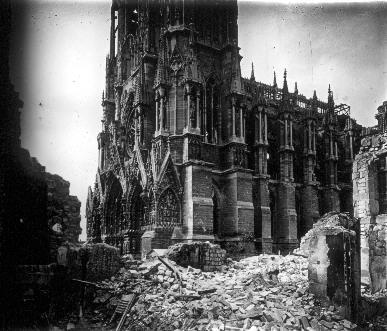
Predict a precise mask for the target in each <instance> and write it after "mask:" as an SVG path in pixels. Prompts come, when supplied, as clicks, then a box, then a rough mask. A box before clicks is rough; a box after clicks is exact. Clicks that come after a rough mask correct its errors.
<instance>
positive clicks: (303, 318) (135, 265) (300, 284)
mask: <svg viewBox="0 0 387 331" xmlns="http://www.w3.org/2000/svg"><path fill="white" fill-rule="evenodd" d="M126 259H127V260H126V262H125V267H124V268H122V269H121V270H120V271H119V273H118V274H117V275H116V276H115V277H112V278H111V280H106V281H104V282H102V283H100V285H103V286H104V287H105V289H98V290H96V291H95V290H90V292H93V293H95V294H96V296H95V298H94V299H93V301H92V303H90V306H89V307H88V308H89V313H90V314H91V315H93V318H92V321H93V322H94V323H95V324H97V325H99V326H100V328H106V329H109V327H111V328H113V327H115V325H116V324H117V323H118V321H119V320H120V318H121V316H118V318H117V319H116V320H115V321H113V324H110V325H108V324H107V322H108V321H109V320H110V318H111V316H112V314H113V313H114V310H115V308H116V305H117V304H118V300H119V299H125V297H128V295H129V294H130V293H131V292H135V293H138V295H139V297H138V301H137V303H136V304H135V305H134V307H133V308H132V309H131V310H130V312H129V313H128V315H127V318H126V320H125V324H124V325H123V328H122V329H127V330H242V329H243V330H354V329H356V328H357V325H356V324H354V323H351V322H350V321H348V320H346V319H343V318H341V317H340V316H339V314H338V312H337V311H335V309H334V307H333V306H330V307H326V308H323V307H321V305H320V304H319V302H318V301H317V300H316V299H315V298H314V296H313V294H310V293H309V291H308V275H307V274H308V270H307V259H306V258H304V257H301V256H295V255H288V256H280V255H259V256H253V257H249V258H245V259H242V260H240V261H238V262H237V261H232V260H230V259H228V260H227V263H226V264H225V265H224V266H222V270H221V271H216V272H203V271H201V270H200V269H195V268H192V267H188V268H183V267H180V266H177V265H176V264H175V263H174V262H173V261H169V260H167V261H168V262H167V263H169V264H170V265H172V266H173V269H174V270H176V271H177V273H173V272H172V271H171V270H170V269H169V268H168V267H166V266H165V265H164V264H163V263H161V262H160V261H159V260H158V259H157V258H156V259H154V260H152V261H146V262H143V263H141V262H140V261H134V260H131V259H130V258H129V259H128V257H126ZM179 276H180V277H181V286H180V282H179ZM89 294H90V293H89ZM87 315H88V314H87ZM87 315H86V316H87ZM91 315H90V316H91Z"/></svg>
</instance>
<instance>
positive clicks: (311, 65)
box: [11, 0, 387, 238]
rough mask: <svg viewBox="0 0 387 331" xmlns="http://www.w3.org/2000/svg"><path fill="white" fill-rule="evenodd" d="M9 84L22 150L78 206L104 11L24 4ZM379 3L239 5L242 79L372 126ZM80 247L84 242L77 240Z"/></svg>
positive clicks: (382, 38) (383, 76) (94, 125)
mask: <svg viewBox="0 0 387 331" xmlns="http://www.w3.org/2000/svg"><path fill="white" fill-rule="evenodd" d="M13 16H14V22H13V25H14V28H15V29H14V33H13V36H12V45H11V47H12V48H11V79H12V82H13V83H14V85H15V88H16V90H17V91H19V92H20V97H21V99H22V100H23V101H24V107H23V110H22V117H21V120H22V122H21V126H22V145H23V147H25V148H27V149H28V150H29V151H30V153H31V155H32V156H36V157H37V158H38V160H39V162H40V163H41V164H42V165H44V166H46V170H47V171H49V172H51V173H57V174H59V175H60V176H62V177H63V178H65V179H66V180H68V181H70V183H71V186H70V192H71V194H73V195H77V196H78V198H79V199H80V200H81V202H82V208H81V213H82V227H83V228H84V227H85V225H84V224H85V218H84V216H85V201H86V196H87V187H88V186H89V185H92V184H93V183H94V179H95V173H96V169H97V157H98V150H97V140H96V137H97V134H98V132H99V130H100V128H101V116H102V108H101V94H102V90H103V89H104V82H105V72H104V71H105V56H106V54H107V52H108V48H109V40H108V37H109V27H110V2H103V1H99V2H92V1H78V2H74V1H70V0H67V1H61V2H60V1H53V0H52V1H47V0H46V1H43V0H34V1H33V0H30V1H24V2H23V3H22V5H21V4H20V2H19V4H17V5H15V6H14V11H13ZM386 17H387V3H386V2H384V3H366V4H364V3H363V4H361V3H360V4H359V3H357V4H313V5H305V4H303V5H301V4H298V5H297V4H291V5H286V4H270V3H262V2H256V1H252V2H251V1H250V2H242V3H240V4H239V21H238V23H239V46H240V47H241V52H240V53H241V55H242V56H243V59H242V75H243V76H245V77H249V76H250V72H251V62H254V65H255V77H256V80H258V81H262V82H265V83H271V82H272V80H273V71H274V70H275V71H276V72H277V81H278V83H279V84H280V85H281V86H282V79H283V78H282V76H283V70H284V68H287V71H288V81H289V84H290V85H289V86H290V89H291V90H292V89H293V86H294V82H295V81H297V82H298V89H299V92H300V93H302V94H304V95H305V96H307V97H310V96H311V95H312V93H313V90H314V89H316V90H317V95H318V97H319V98H320V99H322V100H326V98H327V89H328V84H329V83H330V84H331V86H332V89H333V92H334V98H335V102H336V103H346V104H348V105H350V106H351V112H352V116H353V117H355V118H356V119H357V121H358V122H359V123H360V124H362V125H366V126H371V125H375V124H376V121H375V119H374V114H375V112H376V108H377V106H379V105H380V104H381V103H382V102H383V101H384V100H386V99H387V22H386V19H385V18H386ZM82 238H85V234H83V236H82Z"/></svg>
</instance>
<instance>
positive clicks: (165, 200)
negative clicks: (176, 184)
mask: <svg viewBox="0 0 387 331" xmlns="http://www.w3.org/2000/svg"><path fill="white" fill-rule="evenodd" d="M157 209H158V223H159V224H160V225H161V226H164V227H172V226H176V225H179V224H180V207H179V203H178V200H177V198H176V195H175V193H174V192H173V191H172V189H171V188H167V189H166V190H165V191H164V192H163V193H162V195H161V197H160V199H159V202H158V208H157Z"/></svg>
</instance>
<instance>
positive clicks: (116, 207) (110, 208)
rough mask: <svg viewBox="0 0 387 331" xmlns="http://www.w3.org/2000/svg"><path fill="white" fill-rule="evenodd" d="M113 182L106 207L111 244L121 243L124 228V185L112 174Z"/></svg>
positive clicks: (108, 239)
mask: <svg viewBox="0 0 387 331" xmlns="http://www.w3.org/2000/svg"><path fill="white" fill-rule="evenodd" d="M112 178H113V179H112V183H111V185H110V190H109V192H108V197H107V201H106V207H105V228H104V232H105V233H104V234H105V235H106V242H107V243H108V244H111V245H115V246H116V245H118V244H119V238H118V236H119V234H120V231H121V230H122V224H123V213H122V187H121V184H120V182H119V180H118V179H117V178H116V177H114V176H112Z"/></svg>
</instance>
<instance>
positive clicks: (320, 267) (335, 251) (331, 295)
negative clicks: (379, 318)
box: [300, 212, 360, 319]
mask: <svg viewBox="0 0 387 331" xmlns="http://www.w3.org/2000/svg"><path fill="white" fill-rule="evenodd" d="M358 232H359V231H358V222H357V220H356V219H354V218H353V217H350V216H349V215H348V214H345V213H342V214H339V213H334V212H332V213H328V214H325V215H324V216H323V217H322V218H321V219H320V220H319V221H318V222H317V223H316V224H315V225H314V226H313V229H312V230H310V231H309V232H308V233H307V234H306V235H305V237H304V238H303V240H302V243H301V247H300V251H301V252H302V253H303V254H305V255H307V256H308V279H309V290H310V291H311V292H312V293H314V294H315V295H316V296H317V297H318V298H320V299H321V301H322V302H323V303H325V304H327V305H334V306H335V307H336V309H338V310H339V311H340V312H341V313H342V314H343V316H345V317H346V318H351V319H356V314H357V311H358V303H359V299H360V247H359V246H360V245H359V234H358Z"/></svg>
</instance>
